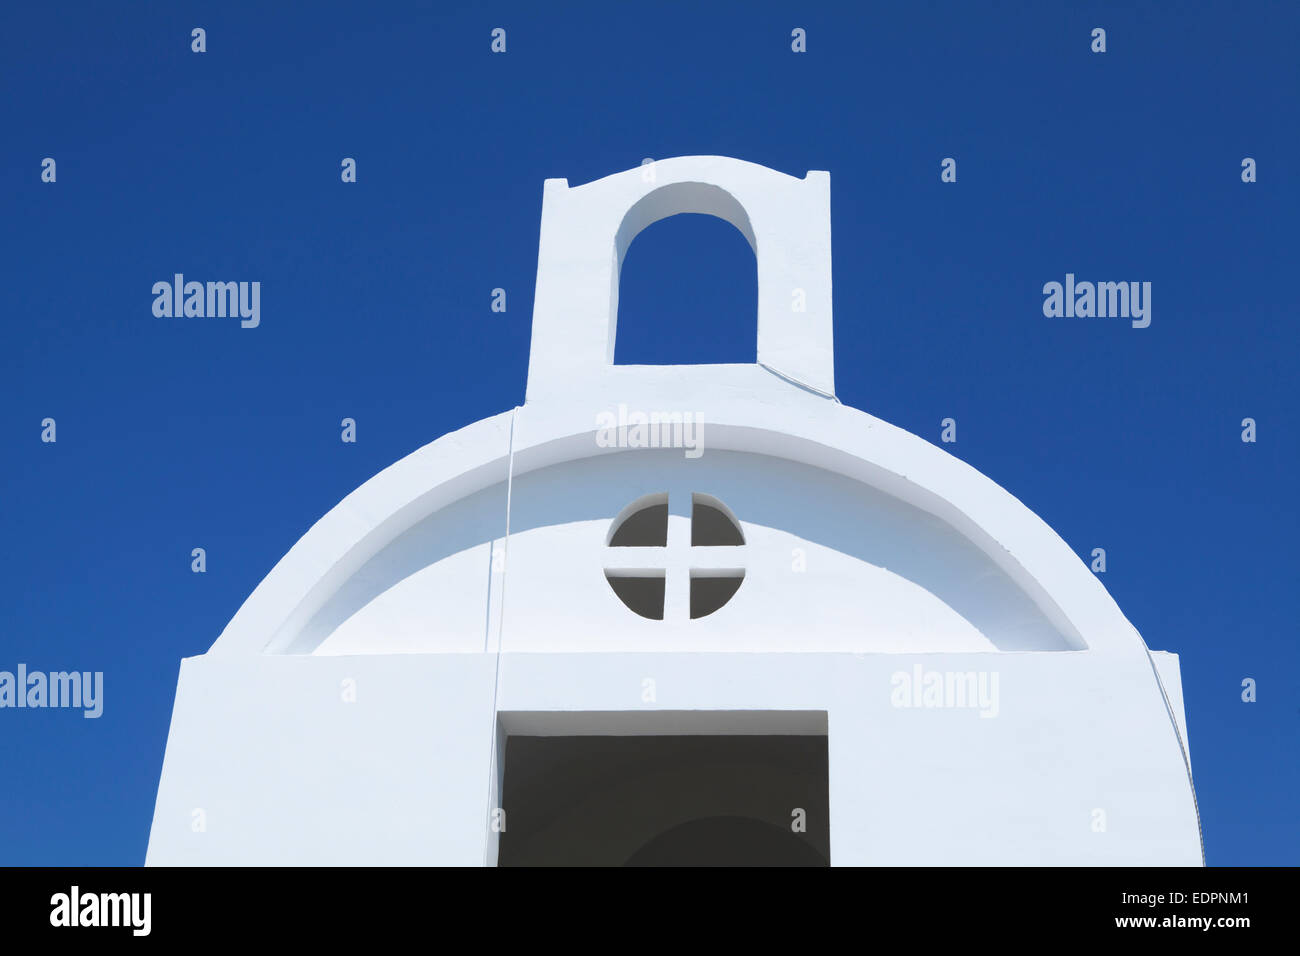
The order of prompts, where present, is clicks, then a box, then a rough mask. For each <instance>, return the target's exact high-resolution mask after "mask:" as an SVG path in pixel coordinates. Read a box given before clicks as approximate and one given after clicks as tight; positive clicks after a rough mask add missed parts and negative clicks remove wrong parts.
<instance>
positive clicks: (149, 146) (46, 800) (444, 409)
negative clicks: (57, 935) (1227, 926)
mask: <svg viewBox="0 0 1300 956" xmlns="http://www.w3.org/2000/svg"><path fill="white" fill-rule="evenodd" d="M287 6H288V5H282V4H266V3H250V2H237V3H220V4H216V3H213V4H193V3H142V4H137V3H128V4H120V3H119V4H99V3H96V4H89V3H86V4H66V3H60V4H49V5H43V4H34V3H23V4H14V5H12V8H11V9H9V10H7V11H6V24H5V29H4V30H3V31H0V78H2V81H0V130H3V137H2V138H0V222H2V223H3V229H2V230H0V237H2V238H0V243H3V248H0V261H2V262H3V263H4V270H3V274H4V290H3V309H2V310H0V316H2V317H0V336H2V339H0V399H2V401H0V448H3V452H4V455H3V468H2V469H0V475H2V476H3V477H2V479H0V480H3V495H2V496H0V501H3V505H2V514H3V531H4V539H5V547H4V548H2V549H0V580H2V581H3V585H2V586H3V600H2V601H0V607H2V608H3V611H2V612H0V669H9V670H12V669H13V668H14V666H15V665H16V664H17V663H18V662H24V663H26V664H27V665H28V666H29V667H30V668H33V669H43V670H62V669H70V668H75V669H78V670H102V671H104V673H105V682H106V692H105V712H104V715H103V717H102V718H100V719H98V720H85V719H83V718H82V717H81V715H80V713H79V712H74V711H56V710H45V711H32V710H23V711H16V710H4V711H0V769H2V771H3V773H2V775H3V780H4V785H3V786H0V863H22V864H95V865H106V864H138V863H141V862H142V861H143V859H144V852H145V846H146V842H147V839H148V831H149V825H150V820H151V818H152V813H153V800H154V794H155V791H156V788H157V784H158V777H159V772H160V768H161V764H162V756H163V748H164V744H165V741H166V735H167V726H168V721H169V719H170V713H171V707H172V700H173V694H174V691H175V682H176V676H177V669H178V665H179V662H180V659H181V658H182V657H186V656H191V655H195V654H200V653H202V652H203V651H205V650H206V649H207V648H208V646H209V645H210V644H211V643H212V642H213V640H214V639H215V638H216V636H217V634H218V633H219V632H220V631H221V629H222V627H223V626H224V625H225V623H226V622H227V621H228V620H229V619H230V617H231V616H232V615H233V614H234V612H235V610H236V609H237V608H238V607H239V605H240V603H241V602H242V601H243V599H244V598H245V597H246V596H247V594H248V593H249V592H250V591H251V590H252V589H253V588H254V587H255V586H256V584H257V582H258V581H259V580H260V579H261V578H262V577H263V576H264V575H265V574H266V573H267V571H269V570H270V568H271V567H272V566H273V565H274V564H275V562H276V561H277V560H278V559H279V558H280V556H281V555H282V554H283V553H284V552H285V551H287V550H288V548H289V547H290V546H291V545H292V544H293V543H294V541H296V540H297V539H298V537H299V536H300V535H301V534H302V533H303V532H304V531H306V529H307V528H308V527H309V526H310V525H311V524H312V523H313V522H314V521H315V520H316V519H317V518H319V517H320V516H321V515H322V514H323V513H324V512H326V511H327V510H328V509H329V508H330V507H331V506H333V505H334V504H335V503H337V502H338V501H339V500H340V499H341V498H342V497H343V496H344V495H345V494H347V493H348V492H349V491H350V490H351V489H353V488H354V487H356V486H357V485H359V484H360V483H361V482H363V481H364V480H365V479H367V478H368V477H370V476H371V475H373V474H374V473H375V472H377V471H379V470H380V469H382V468H384V467H385V466H387V465H388V464H390V463H392V462H393V461H395V460H397V459H398V458H400V457H402V456H403V455H405V454H407V453H409V452H411V451H412V450H414V449H415V448H417V447H419V446H421V445H423V444H425V443H426V442H429V441H431V440H433V439H435V438H437V437H438V436H439V435H441V434H443V433H445V432H447V431H449V430H452V429H455V428H458V427H460V426H462V425H465V424H468V423H470V422H473V421H475V420H477V419H479V418H483V417H485V416H487V415H491V414H495V413H497V412H500V411H503V410H505V409H508V408H510V407H512V406H513V405H515V404H518V403H520V402H522V400H523V390H524V379H525V373H526V366H527V356H528V342H529V322H530V318H531V310H532V293H533V281H534V277H535V272H536V265H537V260H536V256H537V240H538V224H539V214H540V210H541V196H542V181H543V180H544V179H546V178H547V177H564V178H567V179H568V180H569V182H570V183H571V184H575V185H576V184H579V183H583V182H587V181H589V180H592V179H596V178H599V177H601V176H604V175H607V174H609V173H612V172H616V171H619V170H623V169H626V168H629V167H631V166H635V165H637V164H639V163H640V162H641V160H642V159H643V158H644V157H656V158H664V157H670V156H678V155H690V154H722V155H729V156H736V157H740V158H742V159H747V160H751V161H754V162H758V163H762V164H764V165H767V166H771V167H773V168H776V169H779V170H782V171H785V172H788V173H792V174H794V175H798V176H802V175H803V174H804V172H806V171H807V170H809V169H825V170H829V171H830V173H831V201H832V219H833V230H834V240H833V241H834V252H835V259H834V270H835V273H834V276H835V280H834V281H835V335H836V357H837V362H836V380H837V386H838V392H839V397H840V398H841V399H842V400H843V401H844V402H845V403H846V404H850V405H854V406H856V407H858V408H861V409H864V410H866V411H868V412H870V413H872V414H874V415H877V416H879V417H881V418H884V419H885V420H887V421H890V422H893V423H895V424H897V425H899V426H901V427H903V428H906V429H908V430H910V431H913V432H916V433H917V434H919V435H922V436H924V437H926V438H928V439H930V440H932V441H936V442H937V441H938V439H939V422H940V420H941V419H942V418H944V417H949V416H951V417H953V418H955V419H956V420H957V422H958V439H959V440H958V443H957V444H956V445H951V446H945V447H947V448H949V449H950V450H951V451H953V453H955V454H957V455H959V456H960V457H962V458H963V459H965V460H967V461H968V462H970V463H971V464H972V465H974V466H975V467H977V468H979V469H980V470H982V471H983V472H985V473H986V474H988V475H989V476H990V477H992V478H993V479H994V480H995V481H997V482H998V483H1000V484H1002V485H1003V486H1004V487H1006V488H1007V489H1009V490H1010V491H1011V492H1012V493H1013V494H1015V495H1016V496H1017V497H1019V498H1020V499H1021V500H1022V501H1024V502H1025V503H1026V504H1027V505H1028V506H1029V507H1030V508H1032V509H1033V510H1034V511H1036V512H1037V513H1038V514H1039V515H1041V516H1042V517H1043V518H1044V519H1045V520H1046V521H1047V522H1048V523H1049V524H1050V525H1052V526H1053V527H1054V528H1055V529H1056V530H1057V531H1058V532H1059V533H1060V534H1061V536H1062V537H1063V538H1064V539H1065V540H1066V541H1067V542H1068V543H1069V544H1070V545H1071V546H1072V547H1073V548H1074V549H1075V551H1076V552H1077V553H1079V554H1080V555H1087V554H1088V553H1089V552H1090V551H1091V550H1092V549H1093V548H1094V547H1104V548H1105V549H1106V553H1107V559H1108V570H1107V572H1106V574H1105V576H1104V578H1103V581H1104V583H1105V584H1106V586H1107V587H1108V588H1109V589H1110V592H1111V593H1112V594H1113V595H1114V597H1115V598H1116V600H1117V601H1118V602H1119V605H1120V607H1121V608H1122V609H1123V611H1124V612H1125V614H1126V615H1127V616H1128V617H1129V619H1130V620H1131V621H1133V623H1134V624H1135V625H1136V626H1137V627H1138V629H1139V630H1140V631H1141V632H1142V633H1143V635H1144V636H1145V638H1146V640H1147V642H1148V644H1150V645H1151V646H1152V647H1153V648H1162V649H1168V650H1172V651H1175V652H1177V653H1179V654H1180V655H1181V659H1182V669H1183V682H1184V690H1185V695H1186V701H1187V711H1188V724H1189V735H1190V743H1191V754H1192V764H1193V770H1194V772H1195V776H1196V782H1197V788H1198V793H1199V796H1200V808H1201V814H1202V817H1203V820H1204V827H1205V840H1206V849H1207V854H1208V858H1209V862H1210V863H1211V864H1222V865H1227V864H1239V865H1240V864H1246V865H1250V864H1295V863H1297V862H1298V861H1300V822H1297V815H1296V805H1297V792H1298V790H1300V786H1298V784H1300V758H1298V745H1297V738H1298V737H1300V698H1298V696H1297V690H1298V687H1297V684H1298V683H1300V681H1298V678H1297V675H1298V674H1300V653H1298V652H1297V626H1296V594H1297V583H1298V581H1297V577H1298V575H1297V570H1298V562H1297V556H1296V541H1297V540H1298V539H1300V535H1298V534H1297V532H1298V531H1300V528H1297V509H1296V504H1295V496H1296V484H1297V483H1296V466H1297V458H1298V456H1297V453H1296V441H1297V433H1296V410H1297V407H1298V405H1297V384H1296V373H1297V370H1298V369H1300V354H1298V353H1300V347H1298V345H1300V338H1298V336H1297V333H1296V321H1297V312H1296V299H1297V293H1296V279H1295V274H1296V273H1295V267H1296V258H1297V237H1296V223H1297V210H1298V208H1300V204H1297V170H1296V157H1297V155H1300V136H1298V134H1297V108H1296V107H1297V98H1298V97H1300V68H1298V67H1297V63H1298V62H1300V57H1298V56H1297V54H1296V49H1297V32H1298V31H1297V26H1300V7H1297V5H1296V4H1295V3H1293V2H1289V3H1251V4H1242V5H1237V4H1233V5H1229V4H1227V3H1222V4H1206V3H1198V4H1189V5H1174V4H1167V3H1166V4H1128V3H1125V4H1115V3H1076V2H1070V3H1028V2H1027V3H1020V4H1010V3H1001V4H996V5H992V6H991V9H990V10H987V11H986V10H982V9H977V7H984V6H985V5H983V4H979V5H977V4H969V3H964V2H963V3H958V2H953V3H943V4H935V5H921V4H904V3H898V4H860V3H843V4H813V5H812V9H811V10H810V9H809V4H806V3H788V4H781V5H770V6H769V5H756V4H752V3H745V4H739V3H737V4H715V3H705V4H693V3H692V4H687V3H672V2H663V3H653V4H645V3H629V4H616V3H604V4H599V5H594V4H593V5H591V6H582V5H577V4H541V5H539V4H536V3H527V4H492V5H475V6H476V7H479V8H480V9H476V10H474V11H473V12H470V13H454V12H446V11H443V10H440V9H439V10H436V11H435V10H434V9H425V10H422V11H421V12H400V10H399V8H414V7H416V4H414V3H410V4H360V3H357V4H350V5H347V6H342V5H338V6H336V5H333V4H328V3H313V4H310V5H306V4H304V5H301V9H299V10H298V11H297V12H290V11H288V10H285V9H281V8H282V7H287ZM419 6H421V7H428V8H434V7H437V6H440V5H435V4H420V5H419ZM1181 7H1191V8H1192V9H1190V10H1187V9H1180V10H1179V12H1177V13H1173V12H1170V11H1172V10H1175V9H1178V8H1181ZM196 26H202V27H204V28H205V29H206V30H207V47H208V49H207V52H206V53H204V54H202V55H197V54H194V53H191V52H190V30H191V28H193V27H196ZM498 26H499V27H503V28H505V29H506V30H507V31H508V32H507V53H506V54H505V55H493V54H492V53H491V52H490V51H489V43H490V36H489V33H490V31H491V29H492V28H493V27H498ZM1097 26H1101V27H1104V28H1105V29H1106V31H1107V47H1108V50H1107V52H1106V53H1105V54H1093V53H1092V52H1091V51H1090V49H1089V46H1090V31H1091V30H1092V28H1094V27H1097ZM794 27H803V28H804V29H806V30H807V32H808V52H807V53H805V54H795V53H792V52H791V50H790V31H791V29H792V28H794ZM47 156H48V157H53V158H54V159H55V160H56V161H57V177H58V178H57V182H56V183H54V184H45V183H42V182H41V181H40V172H41V170H40V164H41V160H42V159H43V158H44V157H47ZM345 156H350V157H355V158H356V160H357V162H358V182H357V183H356V184H349V185H345V184H343V183H341V182H340V177H339V164H340V161H341V159H342V158H343V157H345ZM1247 156H1249V157H1253V158H1255V159H1256V160H1257V162H1258V177H1259V181H1258V182H1257V183H1254V184H1244V183H1242V181H1241V178H1240V169H1241V160H1242V158H1243V157H1247ZM944 157H953V158H955V159H956V160H957V163H958V181H957V183H956V184H943V183H941V182H940V180H939V171H940V170H939V164H940V161H941V159H943V158H944ZM175 272H183V273H185V274H186V275H187V276H190V277H192V278H196V279H244V280H254V279H256V280H259V281H261V282H262V301H261V310H262V317H261V326H260V327H259V328H257V329H252V330H245V329H241V328H239V326H238V323H237V322H236V321H232V320H220V319H189V320H185V319H163V318H155V317H154V316H153V314H152V311H151V306H152V301H153V297H152V294H151V291H150V290H151V287H152V285H153V283H154V282H156V281H158V280H169V279H170V277H171V276H172V275H173V273H175ZM1066 272H1073V273H1075V274H1076V275H1077V276H1078V277H1079V278H1080V279H1092V280H1139V281H1149V282H1151V283H1152V285H1153V294H1152V298H1153V301H1152V306H1153V309H1152V323H1151V326H1150V327H1149V328H1147V329H1142V330H1138V329H1133V328H1131V327H1130V326H1129V324H1128V323H1127V322H1124V321H1122V320H1115V319H1048V318H1045V317H1044V316H1043V314H1042V301H1043V295H1042V292H1041V289H1042V286H1043V284H1044V283H1045V282H1049V281H1052V280H1056V281H1062V280H1063V279H1064V276H1065V273H1066ZM753 284H754V265H753V257H752V254H751V253H750V252H749V250H748V247H747V246H746V245H745V243H744V241H743V239H741V237H740V235H739V233H737V232H735V231H734V230H733V229H731V227H730V226H727V225H725V224H723V223H721V222H717V221H711V220H705V219H702V218H701V217H678V218H677V219H674V220H668V221H665V222H663V223H660V224H658V225H656V226H654V227H652V228H651V229H650V230H648V231H647V232H645V233H643V234H642V236H641V237H639V238H638V240H637V241H636V243H635V244H634V245H633V247H632V249H631V251H630V253H629V255H628V260H627V265H626V268H625V274H624V282H623V287H622V300H621V306H622V311H621V314H620V318H619V329H618V330H619V336H620V337H619V341H618V355H617V358H618V360H619V361H630V362H636V361H642V362H699V361H727V360H731V361H745V360H751V361H752V359H753V355H754V301H755V293H754V288H753ZM495 287H502V288H505V289H506V290H507V296H508V298H507V305H508V311H507V312H506V313H505V314H499V313H494V312H492V311H491V310H490V308H489V306H490V295H491V290H492V289H493V288H495ZM345 416H350V417H353V418H355V419H356V420H357V422H358V436H359V440H358V442H357V444H355V445H345V444H343V443H341V442H340V441H339V421H340V419H342V418H343V417H345ZM46 417H52V418H54V419H56V421H57V429H58V431H57V436H58V441H57V443H56V444H53V445H50V444H43V443H42V442H41V441H40V423H41V420H42V419H43V418H46ZM1244 417H1252V418H1255V419H1256V420H1257V422H1258V434H1259V440H1258V442H1257V443H1256V444H1243V443H1242V441H1241V440H1240V432H1241V426H1240V422H1241V420H1242V419H1243V418H1244ZM194 547H204V548H206V549H207V555H208V571H207V573H206V574H193V573H191V571H190V550H191V548H194ZM1246 677H1252V678H1255V679H1256V680H1257V681H1258V698H1259V699H1258V702H1257V703H1253V704H1245V703H1242V702H1241V700H1240V694H1241V681H1242V679H1243V678H1246ZM231 693H238V688H233V687H232V688H231Z"/></svg>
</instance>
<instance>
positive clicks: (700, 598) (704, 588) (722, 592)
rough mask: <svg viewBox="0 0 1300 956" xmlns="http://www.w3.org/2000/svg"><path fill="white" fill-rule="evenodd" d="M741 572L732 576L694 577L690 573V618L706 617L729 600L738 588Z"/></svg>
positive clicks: (743, 577) (742, 579)
mask: <svg viewBox="0 0 1300 956" xmlns="http://www.w3.org/2000/svg"><path fill="white" fill-rule="evenodd" d="M744 580H745V576H744V575H743V574H741V575H738V576H735V577H732V576H728V577H696V576H695V575H691V619H692V620H694V619H695V618H698V617H706V616H707V615H709V614H712V613H713V612H714V611H716V610H718V609H719V608H721V607H722V605H724V604H726V603H727V602H728V601H730V600H731V598H732V596H733V595H734V594H735V593H736V592H737V591H739V590H740V585H741V582H743V581H744Z"/></svg>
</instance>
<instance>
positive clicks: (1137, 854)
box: [147, 156, 1203, 866]
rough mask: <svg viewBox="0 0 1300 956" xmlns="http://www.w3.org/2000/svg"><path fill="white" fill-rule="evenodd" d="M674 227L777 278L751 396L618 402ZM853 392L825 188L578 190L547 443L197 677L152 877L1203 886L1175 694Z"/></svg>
mask: <svg viewBox="0 0 1300 956" xmlns="http://www.w3.org/2000/svg"><path fill="white" fill-rule="evenodd" d="M679 213H704V214H709V215H713V216H717V217H720V218H722V219H724V220H726V221H727V222H729V223H731V224H732V225H733V226H735V227H736V229H738V230H739V231H740V232H741V233H742V234H743V235H744V236H745V238H746V240H748V242H749V245H750V246H751V247H752V249H753V251H754V256H755V258H756V262H757V273H758V315H757V359H758V361H757V362H756V363H755V364H752V365H695V366H680V365H679V366H629V365H616V364H614V362H613V357H614V341H615V334H616V331H617V330H616V318H617V315H618V294H619V276H620V270H621V267H622V263H623V257H624V255H625V253H626V252H627V250H628V247H629V245H630V244H631V243H632V241H633V239H634V238H635V237H636V236H637V234H638V233H639V232H640V231H641V230H642V229H644V228H646V227H647V226H649V225H650V224H652V223H654V222H656V221H658V220H660V219H663V218H665V217H667V216H673V215H676V214H679ZM792 303H798V305H797V306H796V305H794V304H792ZM833 359H834V356H833V343H832V315H831V220H830V176H829V174H828V173H826V172H809V173H807V175H805V176H804V177H803V178H797V177H793V176H788V175H786V174H784V173H779V172H776V171H774V170H771V169H767V168H765V167H762V166H758V165H754V164H752V163H748V162H743V161H740V160H736V159H728V158H723V157H716V156H691V157H681V158H677V159H669V160H661V161H658V162H656V163H654V164H653V166H652V167H651V168H649V169H647V168H645V167H640V168H634V169H631V170H628V171H625V172H621V173H617V174H615V175H611V176H607V177H605V178H603V179H600V180H597V181H595V182H591V183H587V184H585V185H581V186H573V187H571V186H570V185H569V184H568V182H567V181H566V180H563V179H550V180H547V181H546V183H545V187H544V198H543V207H542V219H541V241H540V248H539V253H538V267H537V288H536V299H535V308H534V313H533V325H532V345H531V353H530V358H529V368H528V382H527V391H526V400H525V402H524V404H523V405H522V406H520V407H518V408H515V409H513V410H510V411H506V412H503V413H502V414H500V415H497V416H495V417H492V418H487V419H484V420H483V421H479V422H475V423H474V424H471V425H467V426H465V427H464V428H462V429H460V430H459V431H456V432H453V433H451V434H448V435H444V436H443V437H441V438H439V439H437V440H436V441H433V442H432V443H430V444H428V445H425V446H424V447H423V448H421V449H419V450H418V451H416V452H414V453H412V454H411V455H408V456H407V457H406V458H403V459H402V460H401V461H398V462H396V463H395V464H393V465H391V466H389V467H388V468H386V469H384V470H383V471H381V472H380V473H379V474H377V475H375V476H374V477H373V478H371V479H370V480H369V481H367V482H366V483H365V484H363V485H362V486H361V487H360V488H357V489H356V490H355V491H353V492H352V493H351V494H349V495H348V496H347V497H346V498H344V499H343V500H342V501H341V502H340V503H339V504H338V505H336V506H335V507H334V508H333V509H332V510H330V511H329V512H328V513H327V514H325V515H324V516H323V517H322V518H321V519H320V520H319V521H317V522H316V524H315V525H313V526H312V527H311V528H310V529H309V530H308V531H307V532H306V534H304V535H303V536H302V538H301V539H300V540H299V541H298V542H297V543H296V544H295V545H294V546H293V547H292V548H291V549H290V550H289V551H288V553H287V554H286V555H285V556H284V557H283V558H282V559H281V560H280V562H279V563H278V564H277V565H276V566H275V568H274V569H273V570H272V571H271V572H270V573H269V574H268V575H267V576H266V578H265V579H264V580H263V581H262V582H261V583H260V584H259V585H258V586H257V588H256V589H255V590H254V591H253V593H252V594H251V595H250V596H249V597H248V599H247V600H246V601H245V602H244V604H243V606H242V607H241V608H240V609H239V611H238V613H236V614H235V616H234V618H233V619H232V620H231V621H230V623H229V624H228V625H227V626H226V628H225V630H224V631H222V633H221V635H220V636H219V637H218V638H217V640H216V642H215V643H214V644H213V645H212V646H211V648H210V649H209V650H208V652H207V653H206V654H202V655H200V656H198V657H192V658H187V659H185V660H184V661H182V662H181V669H180V678H179V683H178V686H177V691H176V701H175V706H174V710H173V714H172V721H171V727H170V732H169V736H168V741H167V750H166V756H165V758H164V763H163V770H162V778H161V781H160V784H159V788H158V796H157V802H156V806H155V810H154V817H153V826H152V831H151V834H150V840H149V849H148V855H147V863H148V864H150V865H186V864H192V865H221V864H268V865H285V864H287V865H298V864H303V865H318V864H344V865H350V864H379V865H385V864H398V865H456V866H496V865H503V866H509V865H523V866H527V865H598V866H621V865H694V864H704V865H731V864H735V865H823V866H824V865H829V864H835V865H838V866H845V865H849V866H861V865H988V864H991V865H1044V864H1045V865H1057V864H1065V865H1074V864H1088V865H1115V864H1118V865H1126V864H1143V865H1147V864H1160V865H1189V866H1200V865H1202V864H1203V856H1202V844H1201V835H1200V824H1199V818H1198V813H1197V807H1196V797H1195V790H1194V788H1193V784H1192V774H1191V763H1190V756H1189V751H1188V746H1187V734H1186V727H1185V719H1184V713H1183V703H1182V685H1181V680H1180V676H1179V667H1178V658H1177V656H1176V655H1174V654H1170V653H1167V652H1163V651H1151V650H1149V649H1148V648H1147V646H1146V644H1145V643H1144V641H1143V639H1142V636H1141V635H1140V634H1139V633H1138V632H1137V630H1136V629H1135V628H1134V627H1133V625H1132V624H1130V623H1129V622H1128V620H1126V619H1125V617H1124V615H1123V613H1122V612H1121V611H1120V609H1119V608H1118V607H1117V606H1116V604H1115V602H1114V601H1113V600H1112V599H1111V597H1110V595H1109V594H1108V593H1107V591H1106V589H1105V588H1104V587H1103V586H1102V584H1101V583H1100V581H1099V580H1098V579H1097V577H1096V576H1095V575H1094V574H1093V573H1092V572H1091V571H1090V570H1089V568H1088V567H1087V565H1085V563H1084V562H1083V561H1082V560H1081V559H1080V558H1079V557H1078V556H1077V555H1076V554H1075V553H1074V552H1073V551H1072V550H1071V549H1070V547H1069V546H1068V545H1067V544H1066V543H1065V542H1064V541H1062V540H1061V538H1060V537H1059V536H1057V534H1056V533H1055V532H1053V531H1052V529H1051V528H1049V527H1048V526H1047V525H1046V524H1045V523H1044V522H1043V521H1042V520H1041V519H1039V518H1038V517H1037V516H1036V515H1035V514H1033V513H1032V512H1031V511H1030V510H1029V509H1028V508H1026V507H1025V506H1024V505H1023V504H1021V503H1020V501H1018V500H1017V499H1016V497H1015V496H1014V494H1013V492H1014V490H1015V489H1014V482H1012V483H1011V484H1012V490H1011V491H1007V490H1004V489H1003V488H1001V487H1000V486H998V485H997V484H995V483H994V482H993V481H991V480H990V479H988V478H986V477H985V476H984V475H982V474H980V473H979V472H978V471H976V470H975V469H973V468H972V467H970V466H969V465H967V464H965V463H964V462H962V461H961V460H959V459H957V458H954V457H953V456H951V455H949V454H948V453H947V452H945V451H943V450H942V449H941V448H939V447H938V446H936V445H934V444H931V443H930V442H928V441H926V440H923V439H921V438H919V437H917V436H915V435H912V434H910V433H908V432H905V431H902V430H900V429H898V428H895V427H894V426H892V425H889V424H887V423H886V422H883V421H880V420H879V419H877V418H873V417H872V416H871V415H869V414H866V413H865V412H861V411H858V410H856V409H853V408H849V407H847V406H845V405H843V404H841V403H840V402H839V401H838V399H836V397H835V382H834V375H833V366H834V362H833Z"/></svg>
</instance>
